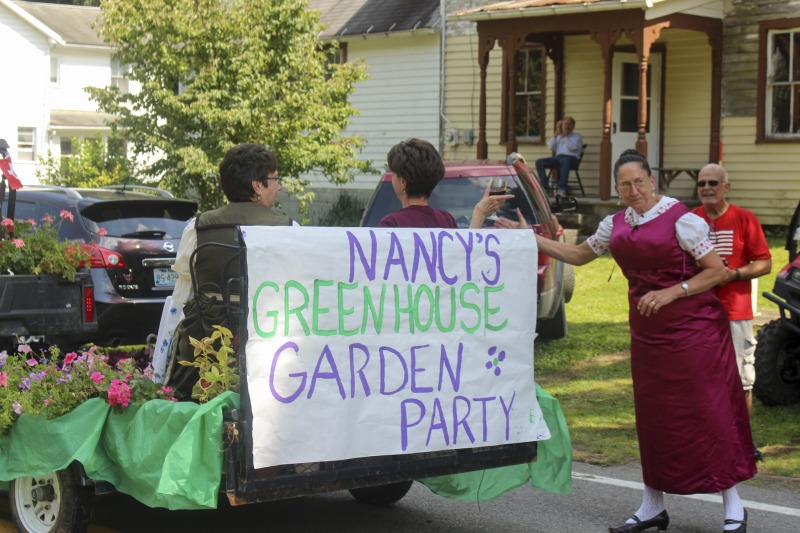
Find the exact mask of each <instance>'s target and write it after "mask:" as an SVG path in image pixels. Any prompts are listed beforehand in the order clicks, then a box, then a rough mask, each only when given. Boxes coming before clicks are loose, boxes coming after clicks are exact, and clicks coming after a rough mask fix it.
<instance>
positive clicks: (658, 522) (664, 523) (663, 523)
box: [608, 509, 747, 533]
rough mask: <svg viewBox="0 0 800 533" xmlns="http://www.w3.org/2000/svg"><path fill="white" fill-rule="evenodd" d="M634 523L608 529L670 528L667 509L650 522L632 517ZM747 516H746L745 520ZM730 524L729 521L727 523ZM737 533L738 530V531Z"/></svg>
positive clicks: (621, 532) (631, 532) (615, 532)
mask: <svg viewBox="0 0 800 533" xmlns="http://www.w3.org/2000/svg"><path fill="white" fill-rule="evenodd" d="M631 518H633V520H634V522H631V523H630V524H622V525H619V526H613V527H610V528H608V530H609V531H610V532H611V533H639V532H640V531H646V530H648V529H650V528H651V527H657V528H658V531H659V533H663V532H664V531H666V530H667V528H668V527H669V515H668V514H667V511H666V509H665V510H663V511H661V512H660V513H658V514H657V515H655V516H654V517H653V518H651V519H649V520H639V517H638V516H636V515H635V514H634V515H631ZM746 518H747V515H745V519H746ZM725 523H726V524H727V523H728V522H727V521H726V522H725ZM737 533H739V532H738V530H737Z"/></svg>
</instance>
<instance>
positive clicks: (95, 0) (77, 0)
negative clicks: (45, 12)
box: [30, 0, 100, 7]
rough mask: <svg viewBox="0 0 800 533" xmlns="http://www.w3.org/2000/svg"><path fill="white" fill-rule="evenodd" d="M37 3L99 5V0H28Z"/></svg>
mask: <svg viewBox="0 0 800 533" xmlns="http://www.w3.org/2000/svg"><path fill="white" fill-rule="evenodd" d="M30 1H31V2H36V3H39V4H69V5H73V6H95V7H96V6H99V5H100V0H30Z"/></svg>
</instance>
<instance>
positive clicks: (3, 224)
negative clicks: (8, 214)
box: [0, 218, 14, 228]
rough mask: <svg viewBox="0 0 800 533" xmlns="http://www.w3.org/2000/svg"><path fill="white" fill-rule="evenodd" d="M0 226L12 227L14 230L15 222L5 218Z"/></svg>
mask: <svg viewBox="0 0 800 533" xmlns="http://www.w3.org/2000/svg"><path fill="white" fill-rule="evenodd" d="M0 226H3V227H6V226H11V227H12V228H13V227H14V221H13V220H11V219H10V218H4V219H3V221H2V222H0Z"/></svg>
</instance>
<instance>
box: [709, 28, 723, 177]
mask: <svg viewBox="0 0 800 533" xmlns="http://www.w3.org/2000/svg"><path fill="white" fill-rule="evenodd" d="M706 35H707V36H708V44H709V45H711V132H710V134H709V144H708V161H709V163H721V161H720V159H722V154H721V153H720V146H721V140H720V129H721V124H720V123H721V117H722V24H721V23H720V24H719V25H718V26H716V27H715V28H714V29H711V30H707V31H706Z"/></svg>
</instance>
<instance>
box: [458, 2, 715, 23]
mask: <svg viewBox="0 0 800 533" xmlns="http://www.w3.org/2000/svg"><path fill="white" fill-rule="evenodd" d="M721 4H722V2H721V0H720V1H717V2H715V1H713V0H682V1H681V2H675V3H672V4H667V3H666V2H664V0H619V2H586V3H583V4H554V5H551V6H537V7H527V8H520V9H503V10H497V11H472V12H469V13H451V14H449V15H448V16H447V20H448V21H472V22H480V21H486V20H502V19H512V18H528V17H549V16H552V15H574V14H577V13H590V12H591V13H597V12H603V11H621V10H623V9H639V10H642V11H645V19H647V20H651V19H655V18H659V17H662V16H667V15H671V14H673V13H676V12H686V13H689V14H692V15H698V16H702V17H709V18H718V19H722V18H723V9H722V6H721Z"/></svg>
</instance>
